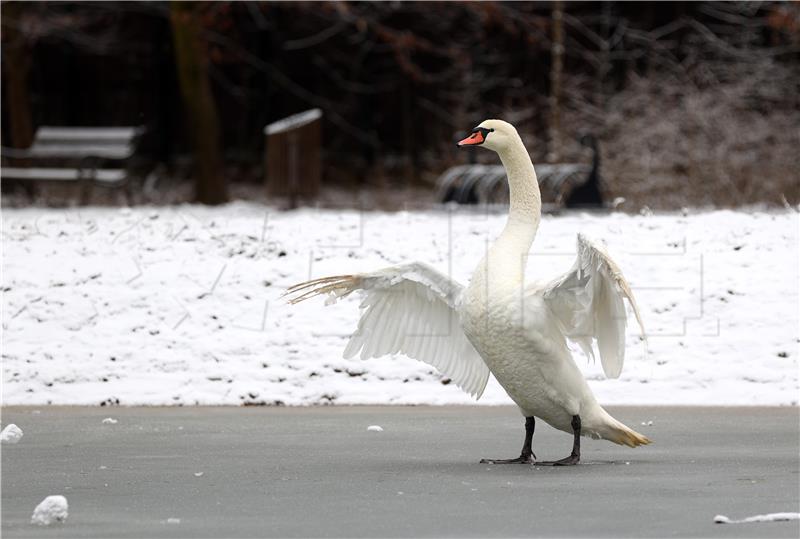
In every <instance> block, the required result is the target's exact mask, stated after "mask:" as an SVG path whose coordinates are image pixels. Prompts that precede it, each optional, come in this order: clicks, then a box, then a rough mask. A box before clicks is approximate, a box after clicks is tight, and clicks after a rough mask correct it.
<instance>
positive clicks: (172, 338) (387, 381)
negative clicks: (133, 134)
mask: <svg viewBox="0 0 800 539" xmlns="http://www.w3.org/2000/svg"><path fill="white" fill-rule="evenodd" d="M798 222H799V221H798V214H797V213H795V212H793V211H785V212H771V213H764V212H758V211H752V212H733V211H716V212H689V214H687V215H681V214H675V215H651V216H631V215H625V214H611V215H588V214H568V215H563V216H546V217H545V218H544V220H543V223H542V226H541V228H540V230H539V236H538V238H537V239H536V242H535V243H534V246H533V250H532V254H531V258H530V264H529V265H530V270H529V274H530V276H531V277H532V278H535V277H537V276H538V277H546V278H549V277H553V276H555V275H557V274H559V273H561V272H563V271H565V270H566V269H568V268H569V266H570V265H571V264H572V261H573V260H574V257H575V251H574V249H575V235H576V234H577V232H579V231H582V232H585V233H587V234H588V235H589V236H590V237H593V238H596V239H602V240H605V241H606V243H607V245H608V248H609V251H610V252H611V254H612V255H613V256H614V257H615V259H616V260H617V261H618V262H619V264H620V266H621V267H622V269H623V271H624V273H625V275H626V276H627V278H628V279H629V281H630V282H631V283H632V285H633V288H634V292H635V293H636V295H637V299H638V302H639V305H640V307H641V309H642V315H643V317H644V321H645V324H646V327H647V330H648V333H649V343H648V345H647V348H645V346H644V344H643V343H642V342H641V341H640V339H639V338H638V337H637V336H636V334H635V327H634V326H633V325H630V326H629V338H628V355H627V358H626V364H625V368H624V369H623V372H622V376H621V377H620V378H619V379H618V380H606V379H604V378H603V376H602V371H601V369H600V366H599V365H593V364H588V363H587V360H586V359H585V357H584V356H583V355H582V354H581V353H580V352H576V359H577V362H578V364H579V365H580V366H581V368H583V369H584V370H585V372H586V375H587V377H588V379H589V380H590V385H591V386H592V388H593V390H594V391H595V393H596V394H597V395H598V398H599V400H600V401H601V402H602V403H606V404H623V403H625V404H725V405H752V404H782V405H796V404H797V402H798V391H799V389H798V348H799V347H800V345H799V344H798V343H799V342H800V339H799V338H798V323H799V322H800V321H799V320H798V305H799V304H800V303H799V302H798V299H799V298H798V286H799V285H798V283H799V282H800V275H798V272H799V271H800V270H799V269H798V268H799V266H800V254H799V253H798ZM503 223H504V215H503V214H502V212H498V213H490V214H487V213H485V212H481V211H468V210H459V211H450V210H441V211H430V212H407V213H392V214H388V213H360V212H357V211H330V210H326V211H321V210H320V211H317V210H313V209H308V210H300V211H294V212H286V213H281V212H275V211H272V210H269V209H266V208H264V207H263V206H259V205H255V204H246V203H235V204H231V205H228V206H224V207H217V208H205V207H199V206H179V207H172V208H136V209H133V210H131V209H100V208H89V209H69V210H45V209H5V210H3V212H2V224H3V240H2V244H3V276H2V287H3V305H2V307H3V344H2V358H3V359H2V363H3V396H2V402H3V404H46V403H53V404H102V403H105V404H122V405H134V404H195V403H199V404H242V403H250V404H281V403H283V404H287V405H297V404H329V403H335V404H360V403H391V404H422V403H434V404H445V403H470V402H472V400H471V399H470V397H469V396H467V395H465V394H463V393H461V391H460V390H459V389H458V388H456V387H455V386H454V385H453V384H447V383H446V382H447V380H443V379H442V377H441V376H440V375H439V374H438V373H436V372H434V370H433V369H432V368H430V367H428V366H427V365H425V364H422V363H418V362H416V361H414V360H411V359H408V358H405V357H386V358H382V359H379V360H370V361H367V362H364V361H361V360H359V359H353V360H344V359H342V350H343V349H344V345H345V342H346V337H347V335H348V334H349V332H351V331H352V330H353V329H354V327H355V324H356V321H357V317H358V308H357V305H358V299H357V298H355V297H351V298H348V299H346V300H345V301H341V302H339V303H338V304H336V305H334V306H331V307H323V303H324V302H323V301H321V300H320V301H311V302H306V303H302V304H299V305H296V306H288V305H286V304H284V303H283V302H282V301H280V300H279V296H280V294H281V293H282V292H283V291H284V290H285V289H286V287H287V286H289V285H290V284H293V283H295V282H297V281H302V280H305V279H307V278H309V277H317V276H323V275H328V274H340V273H352V272H358V271H367V270H374V269H377V268H380V267H383V266H386V265H391V264H397V263H401V262H405V261H410V260H421V261H424V262H428V263H430V264H432V265H433V266H435V267H436V268H438V269H440V270H442V271H445V272H447V271H449V272H451V273H452V275H453V276H454V277H455V278H456V279H458V280H460V281H461V282H462V283H463V282H466V281H467V279H468V278H469V276H470V274H471V271H472V269H473V268H474V266H475V265H476V263H477V262H478V260H479V259H480V258H481V256H482V255H483V253H484V250H485V249H486V245H487V242H488V241H490V239H491V238H493V237H494V235H496V234H497V233H498V232H499V230H500V229H501V228H502V226H503ZM480 402H482V403H487V404H499V403H508V402H510V401H509V400H508V397H507V396H505V394H504V393H503V391H502V389H501V388H500V387H499V386H498V385H497V384H496V382H494V381H491V382H490V385H489V387H488V388H487V391H486V394H485V395H484V397H483V399H482V400H481V401H480Z"/></svg>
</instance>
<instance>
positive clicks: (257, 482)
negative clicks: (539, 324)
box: [2, 406, 800, 538]
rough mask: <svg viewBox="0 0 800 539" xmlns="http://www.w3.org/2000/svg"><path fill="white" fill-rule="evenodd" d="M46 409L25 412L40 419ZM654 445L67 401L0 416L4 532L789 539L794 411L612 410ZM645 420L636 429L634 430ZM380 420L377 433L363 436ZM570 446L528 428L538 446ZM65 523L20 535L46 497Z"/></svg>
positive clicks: (460, 422) (345, 414)
mask: <svg viewBox="0 0 800 539" xmlns="http://www.w3.org/2000/svg"><path fill="white" fill-rule="evenodd" d="M37 410H38V411H39V413H34V412H35V411H37ZM610 411H611V413H613V414H614V415H615V416H616V417H618V418H619V419H620V420H622V421H624V422H626V423H627V424H629V425H633V426H636V427H637V428H638V429H639V430H641V431H642V432H644V433H646V434H647V435H648V436H650V437H651V438H652V439H653V440H654V443H653V445H650V446H647V447H642V448H638V449H635V450H634V449H628V448H625V447H619V446H615V445H613V444H610V443H608V442H600V441H591V440H585V441H584V444H583V458H584V463H583V464H582V465H580V466H576V467H571V468H552V467H535V466H528V465H511V466H499V465H496V466H490V465H485V464H479V463H478V461H479V460H480V458H483V457H494V458H497V457H513V456H516V455H518V454H519V449H520V447H521V444H522V435H523V420H522V418H521V417H520V415H519V413H518V412H517V410H516V409H514V408H511V407H486V406H480V407H479V406H463V407H456V406H454V407H426V406H420V407H400V406H390V407H316V408H274V407H267V408H263V407H258V408H256V407H251V408H240V407H227V408H204V407H184V408H178V407H169V408H118V409H115V410H114V417H116V418H118V420H119V422H118V423H117V424H114V425H104V424H103V423H102V419H103V418H104V417H105V416H106V415H107V414H108V410H106V409H103V408H99V407H91V408H72V407H52V408H48V407H42V408H36V409H34V408H27V407H26V408H17V407H11V408H6V409H4V410H3V420H4V421H13V422H14V423H16V424H17V425H20V426H21V427H22V428H24V429H25V437H24V438H23V439H22V440H21V441H20V443H19V444H17V445H13V446H4V447H3V452H2V465H3V476H2V496H3V498H2V522H3V528H2V534H3V537H6V538H15V537H54V538H55V537H59V538H69V537H320V536H326V537H342V536H346V537H445V536H447V537H510V536H511V537H531V536H537V537H538V536H544V537H586V536H592V537H595V536H600V537H797V536H798V532H800V521H797V520H795V521H789V522H759V523H750V524H737V525H722V524H714V517H715V516H716V515H730V516H732V517H738V516H740V515H741V516H747V515H758V514H769V513H779V512H793V511H797V508H798V504H800V499H799V496H798V489H797V484H798V465H799V463H798V458H799V457H798V423H799V421H798V420H799V419H800V417H798V416H799V415H800V411H799V410H798V409H797V408H796V407H782V408H760V407H748V408H691V407H676V408H658V407H656V408H653V407H614V408H611V410H610ZM650 421H652V425H649V424H648V425H645V426H641V423H643V422H644V423H649V422H650ZM377 424H380V425H381V426H382V427H383V429H384V430H383V432H378V433H376V432H370V431H368V430H367V427H368V426H370V425H377ZM570 446H571V440H570V437H569V436H568V435H566V434H564V433H561V432H557V431H555V430H553V429H551V428H550V427H548V426H546V425H544V424H543V423H541V422H538V423H537V428H536V435H535V437H534V451H535V452H536V454H537V456H538V457H539V458H540V459H552V458H560V457H563V456H565V455H566V453H567V452H568V451H569V449H570ZM49 494H63V495H64V496H66V497H67V498H68V499H69V513H70V515H69V519H68V520H67V522H66V523H64V524H63V525H57V526H55V527H53V528H52V529H51V528H47V529H43V528H40V527H38V526H33V525H31V524H30V518H31V511H32V510H33V508H34V507H35V506H36V504H37V503H39V502H40V501H41V500H42V498H43V497H44V496H45V495H49Z"/></svg>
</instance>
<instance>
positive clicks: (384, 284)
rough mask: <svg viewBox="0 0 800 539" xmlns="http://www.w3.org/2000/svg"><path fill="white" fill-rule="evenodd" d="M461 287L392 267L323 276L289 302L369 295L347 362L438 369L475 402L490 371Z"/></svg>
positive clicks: (292, 293)
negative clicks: (468, 328)
mask: <svg viewBox="0 0 800 539" xmlns="http://www.w3.org/2000/svg"><path fill="white" fill-rule="evenodd" d="M461 289H462V287H461V285H459V284H458V283H456V282H454V281H453V280H451V279H450V278H449V277H447V276H445V275H442V274H441V273H439V272H438V271H436V270H435V269H433V268H431V267H430V266H427V265H425V264H420V263H414V264H407V265H403V266H393V267H391V268H386V269H383V270H380V271H376V272H373V273H362V274H357V275H339V276H336V277H324V278H322V279H314V280H312V281H308V282H305V283H300V284H297V285H294V286H292V287H291V288H289V290H288V291H287V292H286V295H287V296H289V302H290V303H297V302H299V301H303V300H306V299H308V298H311V297H314V296H317V295H320V294H331V299H332V300H333V301H336V299H338V298H340V297H344V296H347V295H348V294H350V293H352V292H354V291H356V290H359V291H362V292H363V293H364V300H363V301H362V302H361V308H362V310H363V311H362V314H361V320H360V321H359V322H358V329H357V330H356V332H355V333H353V335H352V336H351V337H350V342H348V344H347V348H346V349H345V351H344V357H346V358H351V357H353V356H355V355H356V354H358V353H359V352H361V359H367V358H371V357H380V356H384V355H387V354H395V353H401V354H405V355H407V356H408V357H411V358H414V359H418V360H420V361H424V362H425V363H428V364H429V365H433V366H434V367H436V368H437V369H438V370H439V371H440V372H441V373H442V374H444V375H446V376H448V377H450V379H452V380H453V382H454V383H455V384H456V385H457V386H458V387H460V388H461V389H463V390H464V391H466V392H467V393H469V394H470V395H474V396H475V397H476V398H480V396H481V395H482V394H483V390H484V389H485V387H486V382H487V380H488V379H489V368H488V367H487V366H486V364H485V363H484V362H483V359H481V357H480V355H478V352H477V351H476V350H475V348H473V346H472V344H471V343H470V342H469V340H467V337H466V335H464V332H463V331H462V330H461V327H460V326H459V322H458V313H457V312H456V309H455V302H456V299H457V298H458V296H459V295H460V294H461Z"/></svg>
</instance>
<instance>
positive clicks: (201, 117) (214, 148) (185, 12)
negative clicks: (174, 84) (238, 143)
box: [170, 1, 228, 204]
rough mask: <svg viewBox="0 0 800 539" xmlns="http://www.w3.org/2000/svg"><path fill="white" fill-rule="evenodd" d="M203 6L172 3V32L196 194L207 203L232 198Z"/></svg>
mask: <svg viewBox="0 0 800 539" xmlns="http://www.w3.org/2000/svg"><path fill="white" fill-rule="evenodd" d="M200 9H202V6H201V5H200V4H196V3H193V2H177V1H176V2H173V3H172V4H171V13H170V14H171V21H172V35H173V42H174V45H175V61H176V64H177V67H178V79H179V81H180V88H181V95H182V96H183V102H184V109H185V114H186V121H187V125H188V128H189V136H190V138H191V140H192V146H193V149H194V174H195V196H196V198H197V201H198V202H202V203H203V204H222V203H224V202H227V201H228V185H227V180H226V179H225V176H224V175H223V173H222V172H223V171H222V160H221V157H220V148H219V124H218V119H217V110H216V106H215V103H214V96H213V94H212V93H211V85H210V83H209V79H208V71H209V70H208V62H209V55H208V51H207V44H206V42H205V40H204V39H203V37H202V29H201V22H200V20H199V15H200V13H199V12H200Z"/></svg>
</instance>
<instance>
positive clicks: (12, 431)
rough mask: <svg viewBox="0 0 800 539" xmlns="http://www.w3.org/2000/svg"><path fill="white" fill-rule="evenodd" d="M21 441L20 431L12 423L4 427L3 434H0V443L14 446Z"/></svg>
mask: <svg viewBox="0 0 800 539" xmlns="http://www.w3.org/2000/svg"><path fill="white" fill-rule="evenodd" d="M21 439H22V429H21V428H19V427H18V426H16V425H15V424H14V423H10V424H8V425H6V428H4V429H3V432H0V443H4V444H16V443H18V442H19V441H20V440H21Z"/></svg>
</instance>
